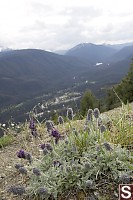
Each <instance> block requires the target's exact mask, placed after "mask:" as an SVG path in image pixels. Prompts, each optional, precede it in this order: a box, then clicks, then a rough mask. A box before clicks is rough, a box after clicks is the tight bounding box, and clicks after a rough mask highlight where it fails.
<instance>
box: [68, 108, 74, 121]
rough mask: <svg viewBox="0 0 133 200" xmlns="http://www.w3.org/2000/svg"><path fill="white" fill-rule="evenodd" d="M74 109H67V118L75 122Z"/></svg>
mask: <svg viewBox="0 0 133 200" xmlns="http://www.w3.org/2000/svg"><path fill="white" fill-rule="evenodd" d="M73 116H74V115H73V109H72V108H68V109H67V118H68V119H69V120H73Z"/></svg>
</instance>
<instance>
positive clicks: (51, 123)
mask: <svg viewBox="0 0 133 200" xmlns="http://www.w3.org/2000/svg"><path fill="white" fill-rule="evenodd" d="M45 125H46V128H47V131H48V133H49V132H50V131H51V130H52V129H53V128H54V124H53V122H52V121H48V120H47V121H46V122H45Z"/></svg>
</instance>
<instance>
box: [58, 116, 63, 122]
mask: <svg viewBox="0 0 133 200" xmlns="http://www.w3.org/2000/svg"><path fill="white" fill-rule="evenodd" d="M58 123H59V124H64V120H63V117H62V116H59V117H58Z"/></svg>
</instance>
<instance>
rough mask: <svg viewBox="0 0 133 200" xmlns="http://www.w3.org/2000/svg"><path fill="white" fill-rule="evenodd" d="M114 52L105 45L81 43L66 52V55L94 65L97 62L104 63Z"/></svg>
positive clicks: (114, 50)
mask: <svg viewBox="0 0 133 200" xmlns="http://www.w3.org/2000/svg"><path fill="white" fill-rule="evenodd" d="M116 52H117V50H116V49H114V48H112V47H108V46H106V45H96V44H92V43H82V44H78V45H77V46H75V47H73V48H72V49H70V50H68V51H67V53H66V55H69V56H75V57H78V58H82V59H84V60H87V61H88V62H89V63H91V64H95V63H97V62H104V61H105V60H106V59H107V58H108V57H110V56H112V55H113V54H115V53H116Z"/></svg>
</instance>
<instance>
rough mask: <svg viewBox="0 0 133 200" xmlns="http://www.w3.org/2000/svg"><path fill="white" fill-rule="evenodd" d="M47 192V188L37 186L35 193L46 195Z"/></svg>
mask: <svg viewBox="0 0 133 200" xmlns="http://www.w3.org/2000/svg"><path fill="white" fill-rule="evenodd" d="M47 193H48V191H47V189H46V188H44V187H40V188H38V190H37V194H39V195H40V196H44V195H46V194H47Z"/></svg>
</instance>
